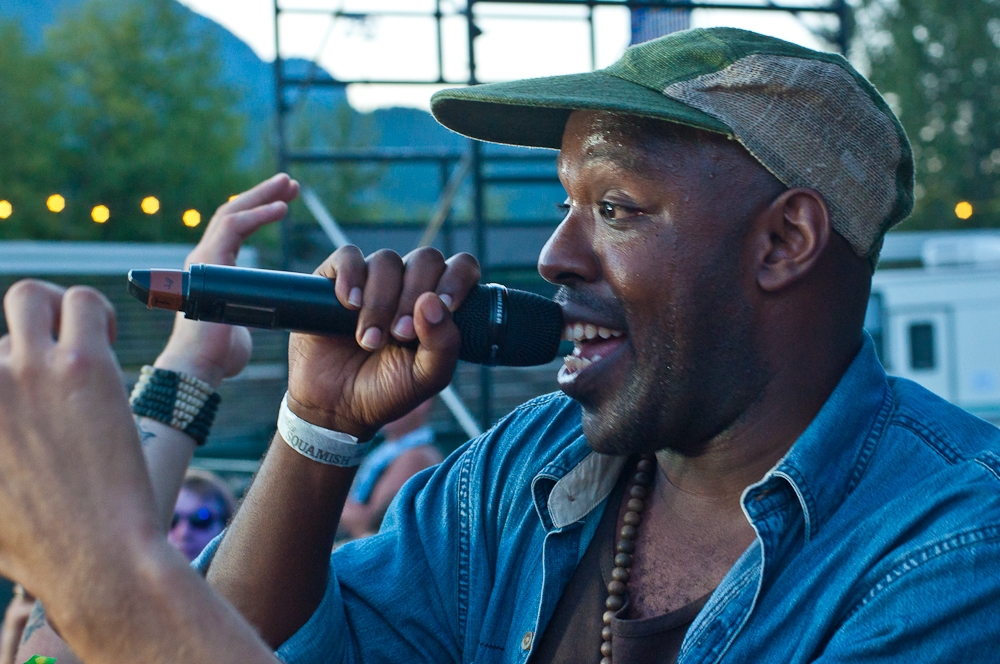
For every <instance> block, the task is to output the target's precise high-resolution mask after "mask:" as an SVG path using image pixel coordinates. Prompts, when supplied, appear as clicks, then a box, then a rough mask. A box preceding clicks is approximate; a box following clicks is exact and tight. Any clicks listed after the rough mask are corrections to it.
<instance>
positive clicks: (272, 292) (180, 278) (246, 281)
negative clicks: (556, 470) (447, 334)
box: [128, 264, 563, 367]
mask: <svg viewBox="0 0 1000 664" xmlns="http://www.w3.org/2000/svg"><path fill="white" fill-rule="evenodd" d="M128 292H129V293H131V294H132V295H133V296H134V297H135V298H136V299H138V300H140V301H142V302H145V303H146V306H147V307H148V308H150V309H169V310H171V311H183V312H184V316H185V318H190V319H192V320H201V321H208V322H212V323H226V324H229V325H245V326H248V327H259V328H264V329H270V330H274V329H283V330H292V331H295V332H306V333H309V334H319V335H323V336H348V337H353V336H354V331H355V329H356V328H357V324H358V312H357V311H352V310H350V309H346V308H344V306H343V305H341V304H340V301H339V300H337V296H336V294H335V292H334V284H333V281H331V280H330V279H327V278H326V277H322V276H318V275H313V274H300V273H298V272H279V271H276V270H258V269H253V268H241V267H228V266H223V265H203V264H198V265H192V266H191V268H190V270H189V271H182V270H130V271H129V273H128ZM453 316H454V320H455V325H457V326H458V330H459V332H460V333H461V334H462V346H461V349H460V350H459V354H458V357H459V359H461V360H465V361H466V362H474V363H476V364H485V365H488V366H496V365H502V366H508V367H527V366H534V365H538V364H546V363H548V362H551V361H552V360H553V359H555V357H556V354H557V353H558V351H559V341H560V340H561V338H562V331H563V319H562V309H561V308H560V307H559V305H558V304H556V303H555V302H553V301H552V300H549V299H547V298H544V297H542V296H540V295H535V294H534V293H527V292H525V291H519V290H513V289H508V288H506V287H504V286H501V285H500V284H486V285H480V286H477V287H475V288H474V289H472V291H470V292H469V295H468V296H467V297H466V298H465V301H463V302H462V306H460V307H459V308H458V309H457V310H456V311H455V312H454V314H453Z"/></svg>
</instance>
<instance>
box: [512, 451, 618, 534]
mask: <svg viewBox="0 0 1000 664" xmlns="http://www.w3.org/2000/svg"><path fill="white" fill-rule="evenodd" d="M627 460H628V459H627V457H624V456H612V455H608V454H599V453H597V452H594V451H593V450H592V449H590V447H589V446H588V445H587V441H586V440H585V439H584V437H583V435H582V434H581V435H580V436H577V437H576V439H574V440H573V442H572V443H570V444H569V445H567V446H566V448H565V449H563V450H562V451H561V452H560V453H559V454H558V455H557V456H556V457H555V459H553V460H552V461H551V462H549V463H548V464H547V465H546V466H545V467H544V468H542V470H541V471H539V473H538V474H537V475H535V477H534V479H532V481H531V495H532V498H533V500H534V502H535V511H536V512H538V518H539V519H540V520H541V522H542V526H543V527H544V528H545V529H546V530H552V529H560V528H565V527H566V526H568V525H570V524H572V523H575V522H577V521H579V520H581V519H583V518H584V517H586V516H587V515H588V514H590V513H591V512H592V511H593V510H594V508H596V507H597V506H598V505H600V504H601V503H602V502H603V501H604V499H605V498H607V497H608V495H610V494H611V491H612V490H613V489H614V488H615V484H616V483H617V481H618V476H619V475H620V474H621V471H622V468H624V467H625V463H626V461H627Z"/></svg>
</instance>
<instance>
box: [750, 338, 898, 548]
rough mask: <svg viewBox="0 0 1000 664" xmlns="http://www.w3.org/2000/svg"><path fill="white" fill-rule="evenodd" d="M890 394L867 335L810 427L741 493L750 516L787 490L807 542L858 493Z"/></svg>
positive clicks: (888, 408) (887, 410)
mask: <svg viewBox="0 0 1000 664" xmlns="http://www.w3.org/2000/svg"><path fill="white" fill-rule="evenodd" d="M892 404H893V400H892V391H891V390H890V389H889V384H888V382H887V380H886V376H885V371H884V370H883V369H882V365H881V364H880V363H879V360H878V356H877V355H876V353H875V346H874V344H873V343H872V340H871V338H870V337H869V336H868V335H867V334H865V336H864V343H863V344H862V346H861V350H860V351H858V354H857V355H856V356H855V358H854V361H853V362H851V365H850V366H849V367H848V369H847V371H846V372H844V375H843V376H842V377H841V379H840V382H839V383H838V384H837V387H836V388H835V389H834V391H833V393H832V394H830V397H829V398H828V399H827V400H826V403H824V404H823V407H822V408H821V409H820V411H819V413H818V414H817V415H816V417H815V418H814V419H813V421H812V423H810V425H809V426H808V427H807V428H806V430H805V431H804V432H803V433H802V435H800V436H799V438H798V439H797V440H796V441H795V443H794V444H793V445H792V447H791V448H790V449H789V450H788V452H787V453H786V454H785V456H784V457H783V458H782V459H781V460H779V461H778V463H777V464H776V465H775V467H774V468H773V469H772V470H771V471H769V472H768V473H767V474H766V475H765V476H764V478H763V479H761V480H760V481H759V482H757V483H755V484H752V485H750V486H749V487H747V489H746V490H745V491H744V492H743V499H742V501H743V505H744V509H745V510H746V512H747V514H748V516H751V520H753V519H752V516H753V515H754V513H760V512H762V511H765V510H766V505H759V504H758V505H757V506H756V507H753V508H752V507H751V502H752V501H753V502H756V503H760V501H761V499H762V498H765V497H766V496H767V495H768V494H770V493H772V492H774V491H776V489H777V488H778V486H779V485H780V484H785V485H786V486H787V487H789V488H790V489H791V490H792V491H793V492H794V495H795V498H796V499H797V501H796V502H797V504H798V505H799V507H800V508H801V510H802V516H803V522H804V537H805V541H806V542H808V541H809V540H810V539H812V538H813V537H815V536H816V534H817V533H818V532H819V530H820V528H822V526H823V524H824V523H826V521H827V520H828V519H829V518H830V516H831V515H832V514H833V512H834V511H836V509H837V508H838V507H839V506H840V504H841V503H842V502H843V501H844V499H845V498H846V497H847V495H848V494H849V493H850V492H851V491H852V490H853V489H854V487H855V486H856V485H857V483H858V481H860V479H861V476H862V475H863V474H864V471H865V468H866V467H867V464H868V461H869V459H870V457H871V455H872V452H873V451H874V449H875V446H876V445H877V444H878V441H879V440H880V439H881V437H882V435H883V433H884V432H885V429H886V425H887V424H888V421H889V416H890V414H891V411H892Z"/></svg>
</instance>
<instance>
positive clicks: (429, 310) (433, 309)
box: [424, 298, 444, 325]
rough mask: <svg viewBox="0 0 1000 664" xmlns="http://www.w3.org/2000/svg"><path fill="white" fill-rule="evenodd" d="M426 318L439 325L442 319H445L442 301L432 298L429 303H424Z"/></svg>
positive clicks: (432, 323)
mask: <svg viewBox="0 0 1000 664" xmlns="http://www.w3.org/2000/svg"><path fill="white" fill-rule="evenodd" d="M424 318H426V319H427V322H428V323H430V324H431V325H437V324H438V323H440V322H441V321H442V320H444V309H442V308H441V303H440V302H438V301H437V300H435V299H434V298H431V299H430V300H429V301H428V302H427V304H425V305H424Z"/></svg>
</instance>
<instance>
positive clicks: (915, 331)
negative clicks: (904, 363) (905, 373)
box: [910, 321, 935, 370]
mask: <svg viewBox="0 0 1000 664" xmlns="http://www.w3.org/2000/svg"><path fill="white" fill-rule="evenodd" d="M934 366H935V361H934V324H933V323H929V322H926V321H925V322H920V323H912V324H911V325H910V368H911V369H918V370H919V369H923V370H927V369H933V368H934Z"/></svg>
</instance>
